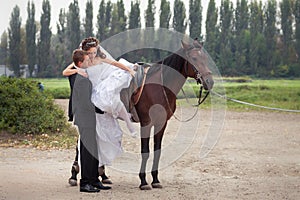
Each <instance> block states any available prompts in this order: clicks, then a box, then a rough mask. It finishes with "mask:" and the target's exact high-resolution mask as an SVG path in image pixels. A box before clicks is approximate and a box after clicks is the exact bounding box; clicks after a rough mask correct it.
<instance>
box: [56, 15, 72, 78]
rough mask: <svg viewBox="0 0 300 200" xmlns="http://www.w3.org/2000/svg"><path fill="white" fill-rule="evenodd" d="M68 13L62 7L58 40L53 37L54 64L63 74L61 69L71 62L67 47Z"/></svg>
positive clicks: (58, 26)
mask: <svg viewBox="0 0 300 200" xmlns="http://www.w3.org/2000/svg"><path fill="white" fill-rule="evenodd" d="M66 26H67V14H66V12H65V10H64V9H60V12H59V18H58V23H57V34H56V40H55V39H53V41H55V42H53V45H52V46H53V48H54V53H53V54H54V58H55V59H54V60H55V63H54V66H56V69H57V72H59V74H61V71H62V70H63V69H64V68H65V67H66V66H67V65H68V64H69V63H71V60H72V58H71V55H70V50H69V49H67V48H68V47H67V45H68V37H67V30H66V29H67V27H66Z"/></svg>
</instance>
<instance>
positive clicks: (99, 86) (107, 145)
mask: <svg viewBox="0 0 300 200" xmlns="http://www.w3.org/2000/svg"><path fill="white" fill-rule="evenodd" d="M81 46H82V47H85V48H82V49H83V50H85V51H87V52H88V54H89V57H90V63H89V67H88V68H87V69H86V73H87V75H88V78H89V80H90V81H91V82H92V85H93V90H92V96H91V101H92V103H93V104H94V105H95V106H96V107H97V108H99V109H101V110H102V111H104V114H96V120H97V123H96V130H97V142H98V157H99V166H102V165H111V162H112V161H113V160H114V158H115V157H117V156H119V155H120V154H121V153H122V147H121V139H122V134H123V133H122V130H121V128H120V126H119V123H118V121H117V118H120V119H122V120H124V121H125V122H126V125H127V128H128V129H129V132H130V133H131V135H132V136H133V137H136V136H137V131H136V130H135V127H134V126H133V124H132V122H131V120H130V117H131V116H130V114H129V113H127V110H126V108H125V106H124V104H123V102H122V101H121V98H120V92H121V90H122V89H123V88H126V87H129V84H130V81H131V79H132V77H133V76H134V75H135V71H134V70H133V69H134V64H132V63H129V62H127V61H126V60H125V59H120V60H119V62H118V61H115V60H114V59H113V58H112V57H111V56H110V55H109V54H108V53H107V52H106V51H105V50H104V49H103V48H102V47H100V45H99V41H98V40H97V39H96V38H93V37H90V38H87V39H85V40H83V41H82V44H81Z"/></svg>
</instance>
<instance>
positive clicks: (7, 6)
mask: <svg viewBox="0 0 300 200" xmlns="http://www.w3.org/2000/svg"><path fill="white" fill-rule="evenodd" d="M31 1H32V2H34V4H35V9H36V12H35V18H36V20H37V21H40V16H41V12H42V2H43V1H42V0H31ZM134 1H135V0H134ZM169 1H170V3H171V10H173V2H174V0H169ZM263 1H266V0H263ZM71 2H73V0H50V6H51V27H52V32H53V33H56V23H57V21H58V16H59V11H60V9H61V8H65V10H66V12H67V10H68V7H69V5H70V3H71ZM86 2H87V1H86V0H79V1H78V3H79V7H80V18H81V20H82V19H83V17H84V16H85V5H86ZM100 2H101V0H93V6H94V23H96V17H97V14H98V9H99V4H100ZM106 2H107V1H106ZM111 2H117V0H111ZM123 2H124V4H125V9H126V14H128V13H129V11H130V4H131V0H123ZM140 2H141V3H140V6H141V7H140V9H141V14H142V18H141V19H143V15H144V11H145V9H146V8H147V3H148V0H140ZM183 2H184V3H185V6H186V9H188V4H189V0H183ZM201 2H202V7H203V11H205V12H206V10H207V5H208V3H209V0H202V1H201ZM215 2H216V4H217V6H218V7H219V5H220V2H221V0H215ZM234 2H235V1H234ZM27 3H28V0H8V1H5V3H4V2H2V5H1V7H0V17H1V20H0V34H2V33H3V32H4V31H5V30H7V28H8V27H9V21H10V17H11V13H12V11H13V8H14V7H15V6H16V5H18V6H19V8H20V15H21V18H22V26H25V24H26V20H27ZM155 3H156V13H157V15H158V13H159V8H160V0H155ZM3 4H4V5H3ZM203 18H204V19H205V18H206V14H204V13H203ZM155 19H156V22H157V23H158V20H159V18H158V16H157V17H156V18H155ZM142 26H143V25H142Z"/></svg>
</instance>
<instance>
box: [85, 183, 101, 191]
mask: <svg viewBox="0 0 300 200" xmlns="http://www.w3.org/2000/svg"><path fill="white" fill-rule="evenodd" d="M80 192H100V190H99V189H98V188H96V187H94V186H92V185H90V184H86V185H84V186H80Z"/></svg>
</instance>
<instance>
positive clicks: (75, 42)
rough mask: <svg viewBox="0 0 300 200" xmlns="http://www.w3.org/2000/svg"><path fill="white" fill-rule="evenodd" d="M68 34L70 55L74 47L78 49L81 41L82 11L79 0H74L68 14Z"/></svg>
mask: <svg viewBox="0 0 300 200" xmlns="http://www.w3.org/2000/svg"><path fill="white" fill-rule="evenodd" d="M67 35H68V49H69V51H70V56H71V54H72V51H73V50H74V49H77V48H78V46H79V43H80V42H81V35H80V12H79V5H78V0H73V2H72V3H70V5H69V12H68V14H67Z"/></svg>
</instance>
